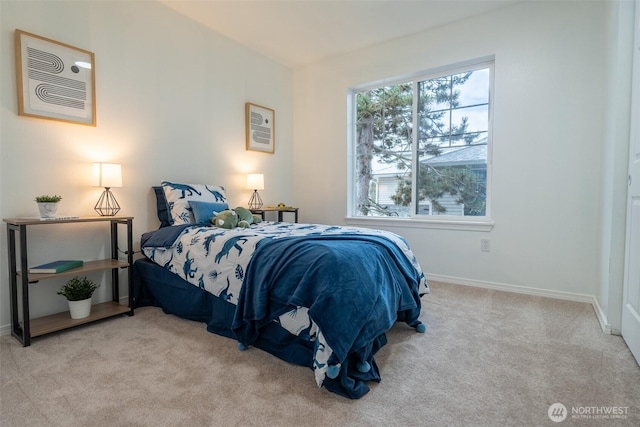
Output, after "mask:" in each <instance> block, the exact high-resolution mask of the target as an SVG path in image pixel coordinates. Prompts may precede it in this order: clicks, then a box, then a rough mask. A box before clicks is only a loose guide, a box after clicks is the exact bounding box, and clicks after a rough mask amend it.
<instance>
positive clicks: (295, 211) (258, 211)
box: [249, 206, 298, 222]
mask: <svg viewBox="0 0 640 427" xmlns="http://www.w3.org/2000/svg"><path fill="white" fill-rule="evenodd" d="M249 210H250V211H251V213H253V214H256V215H260V217H261V218H262V220H263V221H264V220H265V219H266V218H265V214H266V213H267V212H278V221H279V222H282V219H283V214H284V213H285V212H291V213H293V214H294V221H293V222H298V208H293V207H291V206H288V207H286V208H271V207H267V208H260V209H249Z"/></svg>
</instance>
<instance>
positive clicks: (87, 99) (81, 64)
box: [15, 30, 96, 126]
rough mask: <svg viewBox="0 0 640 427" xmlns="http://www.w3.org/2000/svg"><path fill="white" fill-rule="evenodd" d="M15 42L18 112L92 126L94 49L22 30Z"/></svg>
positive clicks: (93, 108)
mask: <svg viewBox="0 0 640 427" xmlns="http://www.w3.org/2000/svg"><path fill="white" fill-rule="evenodd" d="M15 43H16V71H17V73H16V75H17V77H18V78H17V80H18V114H19V115H21V116H31V117H39V118H44V119H50V120H61V121H66V122H71V123H80V124H84V125H89V126H95V125H96V104H95V66H94V65H95V59H94V55H93V53H92V52H88V51H86V50H82V49H78V48H76V47H73V46H69V45H66V44H63V43H59V42H56V41H54V40H50V39H47V38H44V37H40V36H37V35H35V34H30V33H27V32H24V31H21V30H16V32H15Z"/></svg>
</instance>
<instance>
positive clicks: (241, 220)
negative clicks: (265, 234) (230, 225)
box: [235, 206, 262, 228]
mask: <svg viewBox="0 0 640 427" xmlns="http://www.w3.org/2000/svg"><path fill="white" fill-rule="evenodd" d="M235 211H236V213H237V214H238V227H242V228H249V227H250V226H251V224H257V223H259V222H262V218H260V216H259V215H254V214H252V213H251V211H250V210H249V209H247V208H243V207H242V206H238V207H237V208H236V209H235Z"/></svg>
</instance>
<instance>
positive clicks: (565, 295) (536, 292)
mask: <svg viewBox="0 0 640 427" xmlns="http://www.w3.org/2000/svg"><path fill="white" fill-rule="evenodd" d="M426 277H427V281H429V280H433V281H435V282H446V283H451V284H454V285H463V286H473V287H476V288H485V289H494V290H497V291H505V292H514V293H518V294H525V295H533V296H539V297H547V298H554V299H562V300H567V301H575V302H584V303H587V304H591V306H592V307H593V311H594V312H595V315H596V317H597V319H598V322H599V323H600V328H602V332H604V333H606V334H611V333H612V331H611V325H610V324H609V323H608V322H607V317H606V316H605V314H604V312H603V311H602V308H601V307H600V304H598V300H597V298H596V297H595V296H593V295H585V294H576V293H572V292H562V291H553V290H549V289H539V288H530V287H527V286H518V285H509V284H506V283H495V282H483V281H479V280H471V279H463V278H460V277H452V276H439V275H435V274H427V275H426Z"/></svg>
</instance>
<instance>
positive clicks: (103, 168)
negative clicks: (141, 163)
mask: <svg viewBox="0 0 640 427" xmlns="http://www.w3.org/2000/svg"><path fill="white" fill-rule="evenodd" d="M93 185H94V186H95V187H109V188H112V187H122V166H121V165H120V164H118V163H94V164H93Z"/></svg>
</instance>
